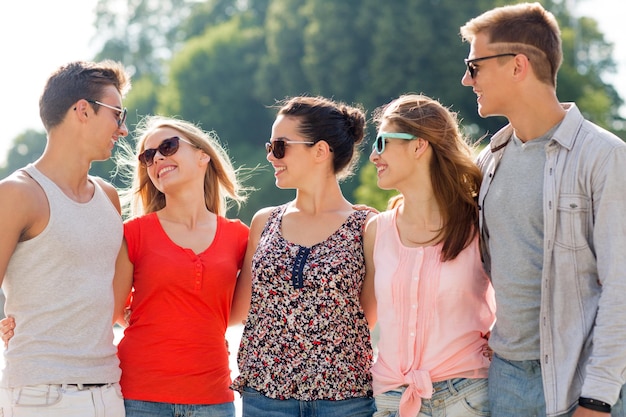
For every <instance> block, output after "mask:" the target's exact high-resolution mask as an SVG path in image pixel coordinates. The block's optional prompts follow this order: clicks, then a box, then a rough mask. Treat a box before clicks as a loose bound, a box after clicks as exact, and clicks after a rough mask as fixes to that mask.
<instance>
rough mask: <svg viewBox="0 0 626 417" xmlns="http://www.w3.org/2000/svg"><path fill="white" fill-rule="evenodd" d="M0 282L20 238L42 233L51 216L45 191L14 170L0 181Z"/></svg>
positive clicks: (26, 176)
mask: <svg viewBox="0 0 626 417" xmlns="http://www.w3.org/2000/svg"><path fill="white" fill-rule="evenodd" d="M0 196H1V197H0V230H2V234H1V235H0V236H1V237H0V285H2V282H3V280H4V276H5V274H6V270H7V266H8V264H9V260H10V259H11V256H13V252H15V248H16V247H17V244H18V243H19V242H23V241H26V240H29V239H32V238H33V237H35V236H37V235H38V234H39V233H41V232H42V231H43V230H44V229H45V227H46V225H47V224H48V219H49V217H50V214H49V213H50V212H49V208H48V200H47V199H46V195H45V193H44V192H43V190H42V189H41V187H40V186H39V184H37V183H36V182H35V181H34V180H33V179H32V178H30V177H29V176H28V175H27V174H25V173H23V172H16V173H13V174H11V175H10V176H9V177H7V178H5V179H4V180H2V181H0Z"/></svg>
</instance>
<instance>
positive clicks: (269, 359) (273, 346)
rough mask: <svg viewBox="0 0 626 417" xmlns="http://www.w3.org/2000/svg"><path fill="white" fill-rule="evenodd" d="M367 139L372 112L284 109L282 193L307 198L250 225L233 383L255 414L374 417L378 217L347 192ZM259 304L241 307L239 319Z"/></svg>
mask: <svg viewBox="0 0 626 417" xmlns="http://www.w3.org/2000/svg"><path fill="white" fill-rule="evenodd" d="M364 132H365V115H364V114H363V112H362V111H361V110H360V109H357V108H354V107H350V106H347V105H345V104H341V103H335V102H333V101H331V100H328V99H325V98H320V97H295V98H292V99H289V100H286V101H284V102H283V103H282V107H281V108H280V110H279V111H278V115H277V117H276V121H275V122H274V125H273V127H272V137H271V139H270V141H269V143H267V144H266V149H267V152H268V155H267V159H268V161H269V162H270V163H271V164H272V166H273V168H274V175H275V177H276V185H277V187H278V188H281V189H295V190H296V196H295V199H294V200H293V201H290V202H288V203H286V204H284V205H281V206H278V207H268V208H265V209H262V210H260V211H259V212H257V213H256V214H255V216H254V218H253V220H252V223H251V226H250V227H251V229H250V239H249V242H248V250H247V253H246V259H245V261H244V266H243V268H242V272H241V276H240V278H239V282H238V288H237V291H238V294H237V295H236V296H235V298H234V299H235V304H237V301H240V300H251V302H250V305H249V307H250V309H249V314H248V317H247V320H246V321H245V326H244V331H243V336H242V339H241V346H240V348H239V354H238V363H239V371H240V375H239V376H238V377H237V378H236V380H235V382H234V383H233V388H234V389H236V390H237V391H239V392H240V393H241V395H242V411H243V416H244V417H255V416H270V415H271V416H273V417H281V416H285V417H287V416H355V417H356V416H359V417H360V416H363V417H365V416H371V415H372V414H373V412H374V402H373V399H372V386H371V375H370V372H369V369H370V367H371V365H372V357H373V355H372V347H371V343H370V333H369V326H368V322H369V323H372V324H373V323H375V320H376V318H375V314H376V312H375V299H374V296H373V280H372V277H370V276H369V275H366V268H365V261H364V256H363V229H364V225H365V223H366V221H367V219H368V217H369V216H370V214H371V212H370V211H368V210H355V209H354V208H353V205H352V204H351V203H350V202H349V201H348V200H346V199H345V197H344V196H343V194H342V192H341V189H340V186H339V179H340V178H342V177H344V176H345V175H347V174H350V172H351V169H352V168H353V165H354V162H355V160H356V154H357V152H356V149H357V147H358V145H359V144H360V143H361V142H362V140H363V137H364ZM246 282H248V285H245V284H246ZM250 292H251V294H250ZM242 293H246V294H242ZM250 296H251V297H250ZM247 307H248V305H245V306H236V305H233V314H235V312H236V311H239V312H245V311H247Z"/></svg>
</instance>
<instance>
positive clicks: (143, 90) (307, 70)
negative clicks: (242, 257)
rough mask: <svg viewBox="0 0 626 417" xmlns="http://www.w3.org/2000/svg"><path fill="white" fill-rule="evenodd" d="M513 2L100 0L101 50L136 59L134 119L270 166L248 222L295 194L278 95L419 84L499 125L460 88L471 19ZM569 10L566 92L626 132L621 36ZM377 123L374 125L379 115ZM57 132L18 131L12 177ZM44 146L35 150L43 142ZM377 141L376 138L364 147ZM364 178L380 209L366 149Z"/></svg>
mask: <svg viewBox="0 0 626 417" xmlns="http://www.w3.org/2000/svg"><path fill="white" fill-rule="evenodd" d="M505 3H508V2H507V1H504V0H477V1H472V2H458V1H456V0H394V1H391V2H381V1H378V0H343V1H336V0H205V1H201V0H99V1H98V6H97V12H96V19H95V21H96V26H97V40H98V41H99V42H100V44H101V45H102V48H101V50H100V51H99V53H98V54H97V56H96V57H94V59H104V58H108V59H116V60H120V61H122V62H124V63H125V64H126V65H128V66H129V67H130V68H131V70H132V71H133V72H134V74H133V89H132V90H131V92H130V94H129V96H128V97H127V98H126V100H125V105H126V106H127V107H128V108H129V109H130V111H129V117H128V127H129V129H130V130H131V135H130V137H129V138H128V140H130V141H133V140H134V138H133V134H132V131H133V130H134V127H135V126H136V124H137V122H138V121H139V120H140V119H141V118H142V117H143V116H145V115H148V114H155V113H160V114H165V115H170V116H177V117H181V118H184V119H187V120H190V121H193V122H196V123H198V124H199V125H200V126H201V127H202V128H204V129H205V130H214V131H215V132H217V134H218V136H219V137H220V138H221V140H222V141H223V142H224V143H225V145H226V147H227V148H228V150H229V152H230V154H231V155H232V158H233V160H234V161H235V164H236V165H237V166H242V165H243V166H245V167H248V168H252V167H256V166H257V165H260V166H261V168H260V169H257V170H256V171H255V173H254V174H253V175H252V176H251V178H250V182H249V185H251V186H253V187H255V188H256V189H257V190H258V191H256V192H254V193H252V194H251V196H250V200H249V202H248V204H246V206H245V207H244V209H243V210H242V211H241V212H239V213H237V215H238V216H239V217H241V218H242V219H243V220H244V221H249V219H250V218H251V216H252V214H253V213H254V211H256V210H257V209H258V208H260V207H262V206H267V205H274V204H278V203H280V202H282V201H285V200H286V199H288V198H290V197H291V196H292V195H293V192H291V191H280V190H277V189H276V187H274V185H273V181H274V178H273V176H272V175H271V170H269V169H266V168H267V166H268V165H267V161H266V160H265V153H264V151H263V143H264V142H265V141H266V140H267V138H268V136H269V134H270V127H271V123H272V120H273V117H274V109H272V105H273V104H275V102H276V100H280V99H282V98H285V97H287V96H293V95H300V94H308V95H317V94H321V95H324V96H328V97H332V98H334V99H336V100H340V101H344V102H347V103H352V104H360V105H362V107H364V108H365V109H366V110H368V111H371V110H373V109H375V108H376V107H378V106H380V105H382V104H384V103H386V102H388V101H389V100H391V99H392V98H394V97H396V96H398V95H400V94H403V93H407V92H416V93H424V94H427V95H429V96H431V97H434V98H436V99H439V100H440V101H441V102H442V103H443V104H444V105H446V106H451V109H452V110H453V111H456V112H457V113H458V114H459V117H460V119H461V120H462V128H463V130H464V131H465V132H467V133H469V134H471V135H472V136H473V137H474V138H480V137H483V136H485V135H486V134H488V133H493V132H495V131H496V130H497V129H499V128H500V127H501V126H502V124H503V123H504V119H503V118H487V119H481V118H480V117H479V116H478V114H477V112H476V101H475V100H476V99H475V96H474V94H473V93H472V91H471V89H469V88H464V87H462V86H461V85H460V79H461V77H462V76H463V73H464V71H465V66H464V65H463V58H464V57H466V56H467V53H468V50H469V45H467V44H463V43H462V42H461V39H460V36H459V27H460V26H461V25H462V24H463V23H465V22H466V21H467V20H468V19H470V18H471V17H473V16H476V15H478V14H480V13H481V12H482V11H484V10H487V9H489V8H492V7H494V6H499V5H503V4H505ZM543 4H544V5H545V6H546V8H548V9H549V10H551V11H552V12H553V13H554V14H555V15H556V16H557V18H558V19H559V21H560V24H561V29H562V37H563V49H564V57H565V59H564V62H563V66H562V68H561V70H560V72H559V83H558V94H559V97H560V98H561V99H562V100H563V101H576V102H577V103H578V104H579V107H580V109H581V110H582V111H583V113H584V114H585V115H586V116H587V117H589V118H590V119H591V120H592V121H594V122H596V123H598V124H600V125H601V126H604V127H606V128H608V129H610V130H611V129H612V130H613V131H615V132H616V133H617V134H618V135H620V136H621V137H622V138H626V131H625V130H624V129H625V128H624V126H626V124H625V123H624V122H625V121H624V120H622V119H621V118H620V116H619V114H618V111H617V109H618V108H619V106H620V105H621V104H622V103H623V100H622V98H620V97H619V95H618V94H617V92H616V91H615V89H614V88H613V87H612V86H611V85H609V84H607V83H605V82H604V81H603V78H604V77H605V75H606V74H610V73H611V72H613V71H615V61H614V59H613V57H612V54H613V50H612V46H611V45H610V44H609V43H607V41H606V40H605V39H604V36H603V34H602V32H601V31H600V30H599V28H598V26H597V22H596V21H594V20H593V19H590V18H585V17H582V18H576V17H574V16H572V14H571V11H570V10H568V5H569V4H570V3H569V2H565V1H558V0H545V1H543ZM369 129H370V132H372V131H373V127H372V126H371V125H370V127H369ZM44 143H45V135H43V136H42V135H41V134H37V133H36V132H32V131H29V132H25V133H24V134H23V135H20V136H19V137H18V138H16V139H15V141H14V144H13V149H12V150H11V153H10V155H9V161H10V163H9V164H8V165H7V166H5V167H4V168H3V169H4V171H3V172H0V174H2V173H4V175H6V174H7V173H8V172H10V171H11V170H13V169H14V168H13V167H19V166H22V165H24V164H25V163H27V162H30V161H32V160H34V159H35V158H36V157H37V156H38V155H39V154H40V153H41V149H43V144H44ZM37 144H38V145H41V148H37V146H35V145H37ZM366 149H369V147H366ZM361 165H362V169H361V172H360V173H359V175H356V176H354V177H352V178H351V179H350V180H348V181H346V182H345V183H344V185H343V187H344V190H345V191H346V192H347V195H348V196H349V198H352V196H353V195H352V192H353V191H354V190H356V191H355V194H354V197H355V198H356V200H357V201H359V202H363V203H368V204H370V205H372V206H374V207H377V208H379V209H382V208H384V207H385V205H386V201H387V199H388V197H389V196H390V195H392V194H393V192H382V191H381V190H379V189H378V188H377V187H376V184H375V180H376V178H375V170H373V169H372V167H371V166H369V164H368V163H367V161H366V159H365V158H362V160H361ZM114 168H115V167H114V165H113V162H111V161H107V162H98V163H94V164H93V167H92V173H94V174H98V175H102V176H105V177H107V176H109V178H111V179H112V180H113V181H114V182H115V183H116V185H118V186H121V184H118V182H117V181H118V180H117V179H116V178H115V177H111V176H110V174H109V172H110V171H113V170H114Z"/></svg>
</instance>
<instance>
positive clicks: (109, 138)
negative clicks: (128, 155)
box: [86, 85, 128, 161]
mask: <svg viewBox="0 0 626 417" xmlns="http://www.w3.org/2000/svg"><path fill="white" fill-rule="evenodd" d="M98 101H100V102H102V103H104V104H106V105H109V106H111V107H116V108H120V109H121V108H122V97H121V95H120V93H119V91H117V89H116V88H115V87H114V86H112V85H110V86H107V87H105V89H104V91H103V95H102V98H100V100H98ZM86 107H90V108H91V110H90V111H92V112H93V121H92V123H93V124H91V125H90V126H89V131H90V132H95V133H96V134H94V133H92V134H91V135H90V136H91V137H93V138H94V141H97V143H95V142H91V143H92V144H94V145H95V146H96V149H97V152H98V155H97V156H95V157H94V160H97V161H101V160H106V159H109V158H110V157H111V153H112V152H113V147H114V146H115V143H116V142H117V141H118V139H119V138H120V137H124V136H127V135H128V129H127V128H126V124H125V123H122V124H121V125H118V121H119V120H120V112H118V111H115V110H112V109H109V108H107V107H105V106H98V105H95V106H94V105H93V104H89V105H88V106H86ZM94 107H99V109H98V113H96V112H95V110H94Z"/></svg>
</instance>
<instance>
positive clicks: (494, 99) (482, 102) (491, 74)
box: [461, 33, 515, 117]
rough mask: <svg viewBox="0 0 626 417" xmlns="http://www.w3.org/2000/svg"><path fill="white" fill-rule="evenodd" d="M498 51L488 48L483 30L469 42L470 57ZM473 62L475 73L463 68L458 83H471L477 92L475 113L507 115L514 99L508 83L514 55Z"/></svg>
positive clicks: (489, 54)
mask: <svg viewBox="0 0 626 417" xmlns="http://www.w3.org/2000/svg"><path fill="white" fill-rule="evenodd" d="M498 54H500V52H499V51H495V50H494V49H493V48H490V44H489V43H488V38H487V35H486V34H482V33H479V34H477V35H476V36H475V37H474V39H473V40H472V42H471V44H470V53H469V56H468V59H469V60H472V59H476V58H482V57H489V56H493V55H498ZM472 66H473V72H474V76H473V77H472V76H471V74H470V72H469V71H468V70H467V69H466V71H465V74H464V75H463V78H462V79H461V84H463V85H464V86H466V87H472V90H473V91H474V93H475V94H476V96H477V100H476V103H477V104H478V114H479V115H480V116H481V117H489V116H502V115H504V116H506V115H507V113H508V111H507V107H508V106H509V105H510V104H511V103H512V102H513V101H514V100H515V99H514V97H512V95H511V91H510V88H511V84H508V80H509V78H510V76H511V75H512V74H513V71H512V69H513V68H514V56H510V55H507V56H502V57H499V58H493V59H486V60H482V61H477V62H475V63H474V64H472Z"/></svg>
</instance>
